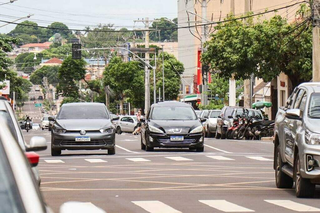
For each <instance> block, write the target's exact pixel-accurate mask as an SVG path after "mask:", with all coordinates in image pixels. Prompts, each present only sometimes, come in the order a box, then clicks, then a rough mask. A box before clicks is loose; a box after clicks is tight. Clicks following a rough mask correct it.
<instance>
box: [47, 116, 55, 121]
mask: <svg viewBox="0 0 320 213" xmlns="http://www.w3.org/2000/svg"><path fill="white" fill-rule="evenodd" d="M48 119H49V121H55V120H56V119H55V118H54V117H52V116H50V117H49V118H48Z"/></svg>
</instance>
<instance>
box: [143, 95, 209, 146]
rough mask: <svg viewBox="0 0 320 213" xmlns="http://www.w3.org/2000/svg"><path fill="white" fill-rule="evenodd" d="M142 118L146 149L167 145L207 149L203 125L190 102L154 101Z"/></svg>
mask: <svg viewBox="0 0 320 213" xmlns="http://www.w3.org/2000/svg"><path fill="white" fill-rule="evenodd" d="M141 122H142V127H141V149H143V150H146V151H152V150H153V149H154V147H166V148H189V149H191V150H193V149H195V150H196V151H198V152H203V151H204V145H203V144H204V131H203V126H202V124H201V120H199V119H198V117H197V115H196V113H195V112H194V110H193V108H192V106H190V105H189V104H185V103H181V102H176V101H165V102H161V103H157V104H153V105H152V106H151V108H150V111H149V113H148V115H147V117H146V118H145V119H144V118H143V119H141Z"/></svg>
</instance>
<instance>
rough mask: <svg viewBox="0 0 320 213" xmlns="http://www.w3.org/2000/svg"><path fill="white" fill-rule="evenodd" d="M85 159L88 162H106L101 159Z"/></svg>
mask: <svg viewBox="0 0 320 213" xmlns="http://www.w3.org/2000/svg"><path fill="white" fill-rule="evenodd" d="M85 160H86V161H88V162H89V163H105V162H107V161H105V160H102V159H85Z"/></svg>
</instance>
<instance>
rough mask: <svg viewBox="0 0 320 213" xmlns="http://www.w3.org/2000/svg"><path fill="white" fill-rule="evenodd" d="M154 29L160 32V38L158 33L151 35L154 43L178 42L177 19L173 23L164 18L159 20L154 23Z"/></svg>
mask: <svg viewBox="0 0 320 213" xmlns="http://www.w3.org/2000/svg"><path fill="white" fill-rule="evenodd" d="M152 28H153V29H159V30H160V38H159V32H157V31H156V32H153V33H151V34H150V39H151V40H152V41H159V40H160V41H178V37H177V35H178V34H177V33H178V30H177V19H174V20H172V21H171V20H169V19H167V18H164V17H163V18H160V19H157V20H156V21H155V22H153V23H152Z"/></svg>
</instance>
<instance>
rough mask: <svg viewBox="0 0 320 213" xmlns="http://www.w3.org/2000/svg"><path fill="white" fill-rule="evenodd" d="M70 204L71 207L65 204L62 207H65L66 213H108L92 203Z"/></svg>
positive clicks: (71, 202) (72, 202)
mask: <svg viewBox="0 0 320 213" xmlns="http://www.w3.org/2000/svg"><path fill="white" fill-rule="evenodd" d="M68 203H69V206H64V205H65V204H63V205H62V206H63V207H64V208H63V209H64V210H65V212H78V213H87V212H96V213H106V212H105V211H104V210H102V209H100V208H98V207H97V206H95V205H94V204H93V203H90V202H86V203H82V202H74V201H70V202H68ZM70 204H74V205H70Z"/></svg>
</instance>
